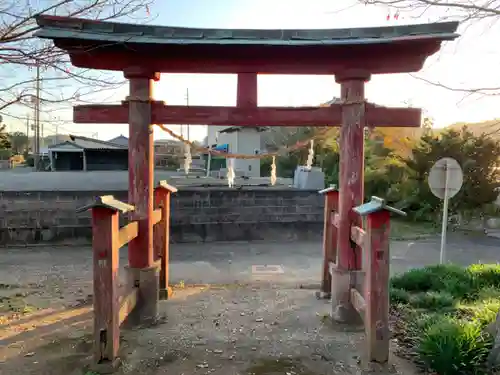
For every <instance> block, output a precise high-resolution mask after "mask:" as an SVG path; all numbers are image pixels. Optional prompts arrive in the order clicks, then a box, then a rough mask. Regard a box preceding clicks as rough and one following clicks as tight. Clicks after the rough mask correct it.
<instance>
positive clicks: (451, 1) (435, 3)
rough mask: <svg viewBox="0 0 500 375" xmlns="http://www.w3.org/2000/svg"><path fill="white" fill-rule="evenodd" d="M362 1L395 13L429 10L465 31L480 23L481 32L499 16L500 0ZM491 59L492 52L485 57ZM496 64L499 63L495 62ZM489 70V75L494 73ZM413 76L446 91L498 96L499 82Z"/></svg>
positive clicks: (422, 14) (426, 11)
mask: <svg viewBox="0 0 500 375" xmlns="http://www.w3.org/2000/svg"><path fill="white" fill-rule="evenodd" d="M361 2H362V3H363V4H372V5H382V6H385V7H388V8H390V9H392V10H393V12H394V13H395V14H399V13H408V14H415V15H417V16H419V15H420V16H424V15H426V14H429V12H433V11H434V12H436V13H437V14H439V16H440V21H450V20H453V21H459V22H460V23H461V26H462V30H463V32H468V30H469V26H471V25H478V24H482V25H481V26H483V27H481V33H483V32H484V31H485V30H487V29H491V28H492V27H495V26H497V25H495V23H497V21H498V20H499V19H500V0H487V1H470V0H362V1H361ZM488 58H494V55H491V56H488ZM497 65H498V62H497ZM494 74H495V73H494V72H492V76H494ZM415 78H417V79H419V80H421V81H425V82H427V83H429V84H432V85H435V86H440V87H443V88H445V89H448V90H452V91H459V92H464V93H467V94H481V95H487V96H491V95H500V83H498V84H492V85H491V86H489V87H486V86H478V87H465V88H463V87H456V86H453V85H451V84H443V83H441V82H436V81H432V80H427V79H425V78H422V77H416V76H415Z"/></svg>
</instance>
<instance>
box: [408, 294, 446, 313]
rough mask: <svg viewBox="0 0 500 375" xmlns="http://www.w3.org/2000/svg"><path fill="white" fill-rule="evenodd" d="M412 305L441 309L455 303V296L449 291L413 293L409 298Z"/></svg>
mask: <svg viewBox="0 0 500 375" xmlns="http://www.w3.org/2000/svg"><path fill="white" fill-rule="evenodd" d="M409 303H410V305H412V306H413V307H416V308H425V309H429V310H439V309H443V308H446V307H451V306H453V305H454V304H455V298H454V297H453V295H451V294H450V293H448V292H435V291H428V292H420V293H416V294H413V295H412V296H410V299H409Z"/></svg>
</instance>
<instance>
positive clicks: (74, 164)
mask: <svg viewBox="0 0 500 375" xmlns="http://www.w3.org/2000/svg"><path fill="white" fill-rule="evenodd" d="M48 153H49V160H50V165H51V168H50V169H51V170H52V171H108V170H127V169H128V148H127V146H124V145H123V144H119V143H113V142H109V141H101V140H99V139H94V138H88V137H81V136H76V135H70V138H69V140H66V141H64V142H61V143H57V144H55V145H51V146H49V147H48Z"/></svg>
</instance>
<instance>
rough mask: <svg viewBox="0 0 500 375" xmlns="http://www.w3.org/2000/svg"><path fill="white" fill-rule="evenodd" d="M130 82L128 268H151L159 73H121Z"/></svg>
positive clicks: (133, 71)
mask: <svg viewBox="0 0 500 375" xmlns="http://www.w3.org/2000/svg"><path fill="white" fill-rule="evenodd" d="M124 74H125V77H126V78H128V79H129V80H130V95H129V97H128V102H129V141H128V160H129V163H128V164H129V165H128V170H129V182H128V183H129V188H128V194H129V197H128V198H129V199H128V202H129V204H131V205H133V206H134V207H135V210H134V211H133V212H131V214H130V219H131V220H137V221H138V222H139V235H138V236H137V237H136V238H135V239H133V240H132V241H131V242H130V243H129V245H128V256H129V266H130V267H131V268H138V269H140V268H145V267H151V266H152V265H153V262H154V254H153V225H152V216H153V183H154V182H153V181H154V144H153V128H152V124H151V110H152V108H151V104H152V101H153V95H152V91H153V81H158V80H159V78H160V74H159V73H155V72H150V71H146V70H143V69H140V68H137V69H129V70H127V71H125V72H124Z"/></svg>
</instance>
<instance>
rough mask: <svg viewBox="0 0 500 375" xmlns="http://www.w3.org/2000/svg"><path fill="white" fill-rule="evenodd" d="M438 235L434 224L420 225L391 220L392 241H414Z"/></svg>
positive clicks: (437, 229)
mask: <svg viewBox="0 0 500 375" xmlns="http://www.w3.org/2000/svg"><path fill="white" fill-rule="evenodd" d="M438 233H439V228H438V227H437V226H436V225H435V224H434V223H421V222H413V221H408V220H397V219H396V220H391V234H390V237H391V238H392V239H397V240H404V239H406V240H412V239H414V240H416V239H419V238H425V237H429V236H434V235H436V234H438Z"/></svg>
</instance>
